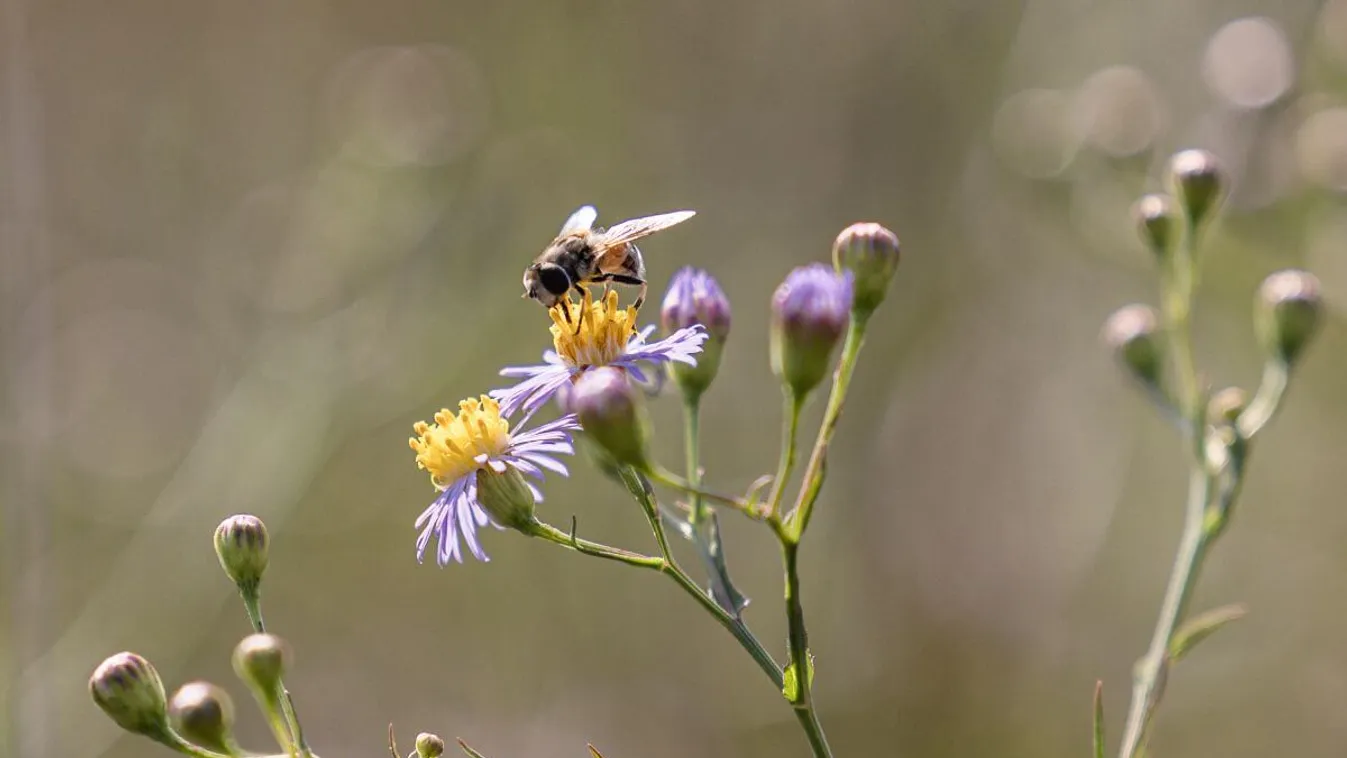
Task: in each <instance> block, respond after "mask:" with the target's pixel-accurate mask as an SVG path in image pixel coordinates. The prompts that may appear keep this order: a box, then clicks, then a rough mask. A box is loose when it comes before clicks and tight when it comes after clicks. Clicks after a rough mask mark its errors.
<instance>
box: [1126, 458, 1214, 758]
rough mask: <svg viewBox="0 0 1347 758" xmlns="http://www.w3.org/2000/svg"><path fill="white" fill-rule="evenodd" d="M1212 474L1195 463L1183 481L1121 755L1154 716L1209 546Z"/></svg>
mask: <svg viewBox="0 0 1347 758" xmlns="http://www.w3.org/2000/svg"><path fill="white" fill-rule="evenodd" d="M1211 485H1212V478H1211V476H1209V475H1208V474H1207V473H1206V472H1205V471H1203V470H1202V469H1201V467H1200V466H1194V468H1193V471H1192V473H1191V474H1190V475H1189V480H1188V503H1187V506H1186V508H1185V516H1184V524H1183V536H1182V537H1181V538H1180V541H1179V550H1178V555H1177V556H1176V557H1175V559H1174V568H1173V570H1172V571H1171V572H1170V575H1169V586H1168V587H1167V588H1166V590H1165V599H1164V602H1163V603H1162V604H1161V606H1160V618H1159V620H1157V621H1156V623H1155V632H1154V633H1153V634H1152V636H1151V645H1150V648H1149V649H1148V650H1147V651H1146V655H1144V656H1143V657H1142V658H1141V660H1139V661H1137V665H1136V670H1135V671H1134V682H1133V686H1132V703H1131V706H1130V707H1129V708H1128V712H1127V721H1126V724H1125V725H1124V727H1123V738H1122V747H1121V748H1120V750H1119V752H1118V755H1119V756H1121V758H1134V756H1137V755H1139V754H1140V751H1141V750H1142V749H1143V748H1144V746H1145V742H1146V736H1147V732H1148V731H1149V729H1150V725H1151V721H1152V720H1153V718H1154V715H1155V710H1156V707H1157V706H1158V705H1159V703H1160V696H1161V694H1162V693H1163V691H1164V684H1165V679H1166V677H1167V675H1168V673H1169V672H1168V668H1169V663H1170V660H1169V649H1170V644H1171V643H1172V642H1173V640H1174V632H1175V631H1177V630H1178V628H1179V624H1181V623H1182V622H1183V618H1184V611H1185V610H1186V609H1187V606H1188V601H1189V599H1190V598H1191V597H1192V594H1193V589H1194V588H1195V587H1196V586H1197V579H1198V575H1199V574H1200V573H1201V570H1202V562H1203V559H1204V558H1205V557H1206V555H1207V548H1208V547H1209V545H1210V541H1211V540H1210V535H1208V534H1207V532H1206V530H1205V529H1204V528H1203V517H1204V516H1205V514H1206V509H1207V503H1208V501H1209V500H1210V498H1211V489H1212V488H1211Z"/></svg>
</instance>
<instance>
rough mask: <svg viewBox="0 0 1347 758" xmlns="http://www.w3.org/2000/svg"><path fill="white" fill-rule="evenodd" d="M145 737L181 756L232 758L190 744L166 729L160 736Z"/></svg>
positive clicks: (150, 735)
mask: <svg viewBox="0 0 1347 758" xmlns="http://www.w3.org/2000/svg"><path fill="white" fill-rule="evenodd" d="M145 736H146V737H149V738H150V739H151V740H154V741H155V742H158V743H159V744H160V745H163V746H164V747H167V748H171V749H173V750H176V751H178V752H179V753H182V754H183V755H190V756H192V758H232V757H231V756H230V755H229V754H227V753H217V752H215V751H214V750H208V749H206V748H204V747H201V746H200V745H195V744H192V743H191V742H188V741H187V740H185V739H183V738H182V737H181V736H179V735H178V733H177V732H175V731H173V730H172V729H169V728H167V727H165V729H164V730H163V732H162V733H160V734H147V735H145Z"/></svg>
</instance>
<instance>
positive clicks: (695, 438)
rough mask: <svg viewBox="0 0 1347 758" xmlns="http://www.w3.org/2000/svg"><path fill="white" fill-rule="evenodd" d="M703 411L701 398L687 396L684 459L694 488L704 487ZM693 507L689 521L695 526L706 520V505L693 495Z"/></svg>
mask: <svg viewBox="0 0 1347 758" xmlns="http://www.w3.org/2000/svg"><path fill="white" fill-rule="evenodd" d="M701 409H702V401H701V397H700V396H698V395H695V394H694V395H689V396H687V399H686V401H685V402H684V403H683V457H684V458H685V459H686V461H687V467H688V483H690V484H691V485H692V486H693V487H701V486H702V473H701V466H702V462H701ZM691 505H692V510H691V511H690V512H689V514H688V521H689V522H691V523H692V524H693V525H694V526H695V525H697V524H700V523H701V522H702V520H703V519H705V518H706V503H705V502H703V501H702V496H701V495H700V494H697V493H693V495H692V503H691Z"/></svg>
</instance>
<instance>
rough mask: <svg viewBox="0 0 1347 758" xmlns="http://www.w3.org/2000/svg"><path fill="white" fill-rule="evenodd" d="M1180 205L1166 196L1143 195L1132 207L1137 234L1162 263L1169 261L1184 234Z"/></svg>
mask: <svg viewBox="0 0 1347 758" xmlns="http://www.w3.org/2000/svg"><path fill="white" fill-rule="evenodd" d="M1179 213H1180V212H1179V206H1178V203H1175V202H1174V198H1172V197H1170V196H1169V195H1164V194H1159V193H1156V194H1151V195H1143V196H1142V198H1141V199H1140V200H1138V201H1136V203H1135V204H1134V205H1133V206H1132V218H1133V219H1135V220H1136V225H1137V233H1138V234H1139V235H1140V236H1141V241H1142V242H1145V243H1146V246H1147V247H1149V248H1150V250H1151V252H1152V253H1154V254H1155V257H1156V258H1157V259H1158V260H1160V261H1162V262H1163V261H1166V260H1168V259H1169V255H1170V253H1171V252H1173V250H1174V246H1175V245H1177V244H1178V241H1179V237H1180V235H1182V234H1183V227H1182V218H1181V217H1180V215H1179Z"/></svg>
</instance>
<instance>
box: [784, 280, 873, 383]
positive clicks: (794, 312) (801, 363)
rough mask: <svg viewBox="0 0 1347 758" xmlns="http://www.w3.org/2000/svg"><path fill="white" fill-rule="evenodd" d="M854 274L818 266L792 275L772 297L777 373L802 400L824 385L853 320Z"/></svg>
mask: <svg viewBox="0 0 1347 758" xmlns="http://www.w3.org/2000/svg"><path fill="white" fill-rule="evenodd" d="M852 281H853V275H852V273H851V272H850V271H846V272H843V273H841V274H838V273H836V272H834V271H833V270H832V269H831V268H829V267H828V266H825V265H823V264H821V263H813V264H810V265H808V266H801V267H800V268H797V269H795V270H794V271H792V272H790V274H789V275H788V276H787V277H786V280H785V281H784V282H782V283H781V285H780V286H779V287H777V288H776V292H775V294H773V295H772V343H771V352H772V371H773V373H775V374H776V375H777V376H778V377H780V378H781V381H782V382H784V383H785V384H786V386H787V387H788V388H789V389H790V390H791V392H793V393H795V394H796V396H799V397H803V396H804V395H806V394H807V393H808V392H809V391H810V390H812V389H814V388H815V387H817V386H818V384H819V382H821V381H823V377H824V375H826V374H827V373H828V366H829V365H830V362H831V361H830V357H831V355H832V350H833V347H834V346H835V345H836V344H837V340H838V339H839V338H840V337H841V336H842V332H843V331H844V330H845V329H846V328H847V323H848V321H849V320H850V313H851V301H852Z"/></svg>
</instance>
